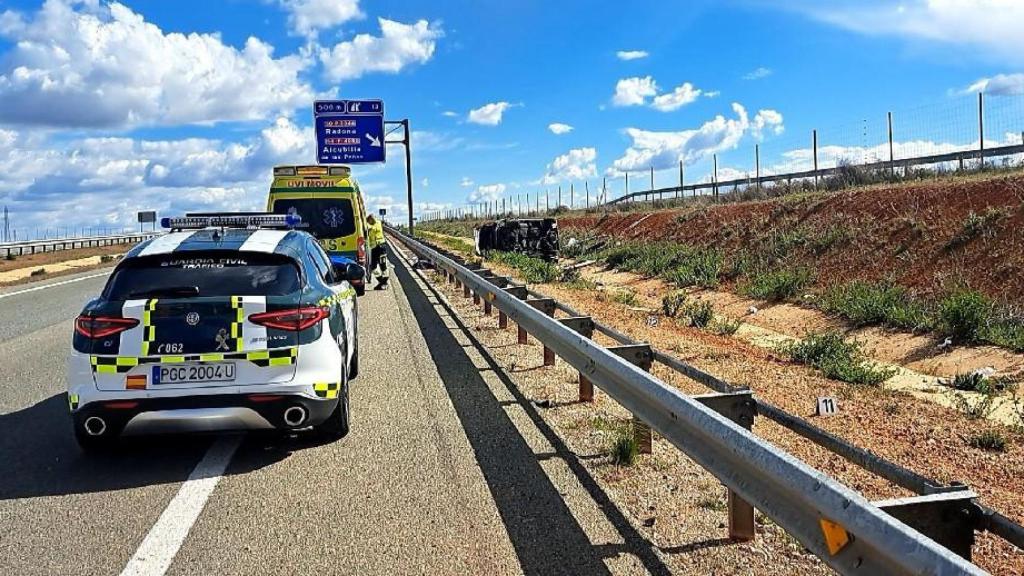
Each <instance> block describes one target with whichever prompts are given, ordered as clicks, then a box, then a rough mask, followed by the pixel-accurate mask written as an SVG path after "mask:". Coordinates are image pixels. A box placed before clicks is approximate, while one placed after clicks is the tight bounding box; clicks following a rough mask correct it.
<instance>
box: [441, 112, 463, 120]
mask: <svg viewBox="0 0 1024 576" xmlns="http://www.w3.org/2000/svg"><path fill="white" fill-rule="evenodd" d="M458 115H459V113H458V112H455V111H453V110H445V111H444V112H441V116H445V117H447V118H455V117H457V116H458Z"/></svg>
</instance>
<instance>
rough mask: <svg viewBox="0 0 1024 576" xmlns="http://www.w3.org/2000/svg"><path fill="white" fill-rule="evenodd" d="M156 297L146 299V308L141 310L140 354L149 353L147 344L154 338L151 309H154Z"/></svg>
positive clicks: (154, 328) (145, 354) (154, 330)
mask: <svg viewBox="0 0 1024 576" xmlns="http://www.w3.org/2000/svg"><path fill="white" fill-rule="evenodd" d="M156 303H157V298H153V299H150V300H146V308H145V310H143V311H142V355H143V356H148V355H149V345H150V343H152V342H153V341H154V340H156V326H153V311H154V310H156Z"/></svg>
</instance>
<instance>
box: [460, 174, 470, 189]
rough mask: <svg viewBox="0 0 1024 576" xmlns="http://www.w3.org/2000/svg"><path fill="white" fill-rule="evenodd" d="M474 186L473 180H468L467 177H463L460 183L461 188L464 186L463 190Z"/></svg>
mask: <svg viewBox="0 0 1024 576" xmlns="http://www.w3.org/2000/svg"><path fill="white" fill-rule="evenodd" d="M472 185H473V180H471V179H469V178H467V177H466V176H463V177H462V181H461V182H459V186H462V187H463V188H469V187H470V186H472Z"/></svg>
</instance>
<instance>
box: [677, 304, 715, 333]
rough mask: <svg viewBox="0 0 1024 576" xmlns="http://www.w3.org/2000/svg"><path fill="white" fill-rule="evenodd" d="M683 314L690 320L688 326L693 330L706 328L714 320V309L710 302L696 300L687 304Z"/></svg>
mask: <svg viewBox="0 0 1024 576" xmlns="http://www.w3.org/2000/svg"><path fill="white" fill-rule="evenodd" d="M683 313H684V314H685V315H686V317H687V318H689V319H690V326H693V327H695V328H706V327H707V326H708V325H710V324H711V321H712V320H714V318H715V307H714V306H713V305H712V304H711V302H706V301H701V300H698V301H696V302H688V303H687V304H686V306H685V307H684V309H683Z"/></svg>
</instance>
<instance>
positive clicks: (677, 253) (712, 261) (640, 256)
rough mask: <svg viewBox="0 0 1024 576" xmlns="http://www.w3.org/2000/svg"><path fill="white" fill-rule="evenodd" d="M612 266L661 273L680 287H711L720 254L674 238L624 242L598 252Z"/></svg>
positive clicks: (719, 263)
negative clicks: (673, 240) (657, 240)
mask: <svg viewBox="0 0 1024 576" xmlns="http://www.w3.org/2000/svg"><path fill="white" fill-rule="evenodd" d="M597 256H598V257H599V258H601V259H603V260H604V261H605V263H606V264H607V265H608V266H609V267H611V268H615V269H616V270H625V271H628V272H637V273H639V274H643V275H644V276H648V277H662V278H665V279H666V280H668V281H669V282H672V283H674V284H676V285H677V286H678V287H680V288H685V287H687V286H695V285H696V286H705V287H711V286H716V285H717V284H718V275H719V272H720V270H721V267H722V255H721V253H720V252H718V251H717V250H703V249H700V248H695V247H693V246H689V245H687V244H677V243H675V242H653V243H642V244H641V243H635V242H634V243H627V244H622V245H619V246H614V247H611V248H607V249H605V250H603V251H601V252H600V253H599V254H598V255H597Z"/></svg>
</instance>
